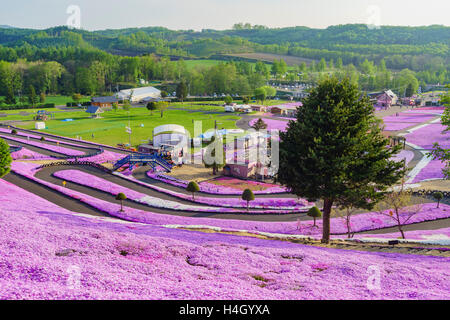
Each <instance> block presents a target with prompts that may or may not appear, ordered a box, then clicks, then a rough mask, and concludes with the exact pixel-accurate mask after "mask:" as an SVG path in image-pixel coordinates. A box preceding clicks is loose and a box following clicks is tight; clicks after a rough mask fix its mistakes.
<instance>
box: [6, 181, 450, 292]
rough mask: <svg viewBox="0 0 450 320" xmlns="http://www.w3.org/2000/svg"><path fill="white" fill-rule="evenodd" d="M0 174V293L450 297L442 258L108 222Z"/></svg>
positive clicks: (444, 260) (445, 268)
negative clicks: (373, 277) (371, 272)
mask: <svg viewBox="0 0 450 320" xmlns="http://www.w3.org/2000/svg"><path fill="white" fill-rule="evenodd" d="M0 184H1V185H2V186H3V190H4V191H5V192H0V203H1V206H2V210H1V213H0V252H1V255H0V274H1V277H0V299H11V300H14V299H52V300H53V299H62V300H66V299H107V300H108V299H223V300H233V299H256V300H268V299H275V300H283V299H450V294H449V292H450V286H449V282H448V278H449V276H450V274H449V270H448V265H449V262H450V258H441V257H433V256H420V255H404V254H387V253H374V252H359V251H350V250H339V249H328V248H320V247H313V246H305V245H299V244H294V243H289V242H280V241H268V240H261V239H254V238H248V237H238V236H231V235H223V234H206V233H199V232H190V231H184V230H174V229H166V228H159V227H155V226H143V225H137V224H124V223H116V222H111V221H109V220H105V219H96V218H91V217H85V216H77V214H76V213H73V212H70V211H68V210H65V209H63V208H60V207H58V206H56V205H54V204H52V203H50V202H48V201H46V200H44V199H42V198H39V197H37V196H35V195H34V194H31V193H28V192H26V191H24V190H22V189H19V188H17V187H16V186H14V185H11V184H9V183H7V182H5V181H0ZM24 199H27V205H26V206H25V205H23V201H24ZM370 266H379V267H380V274H381V277H382V279H381V288H380V289H375V290H369V289H368V288H367V286H366V283H367V278H368V273H367V272H368V271H367V270H368V268H369V267H370ZM258 279H264V281H260V280H258Z"/></svg>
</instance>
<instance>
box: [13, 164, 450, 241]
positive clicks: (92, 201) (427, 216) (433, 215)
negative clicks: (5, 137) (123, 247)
mask: <svg viewBox="0 0 450 320" xmlns="http://www.w3.org/2000/svg"><path fill="white" fill-rule="evenodd" d="M36 167H37V165H36V164H33V163H20V162H14V163H13V165H12V170H13V171H14V172H16V173H18V174H20V175H23V176H25V177H27V178H29V179H31V180H34V181H36V182H38V183H40V184H42V185H45V186H47V187H49V188H52V189H54V190H57V191H59V192H61V193H63V194H66V195H68V196H70V197H72V198H74V199H77V200H79V201H81V202H84V203H86V204H89V205H90V206H92V207H94V208H96V209H98V210H100V211H103V212H106V213H108V214H109V215H111V216H114V217H118V218H121V219H124V220H127V221H133V222H140V223H145V224H154V225H181V226H183V225H190V226H192V225H194V226H196V225H206V226H212V227H218V228H224V229H227V230H228V229H229V230H246V231H250V232H269V233H279V234H289V235H316V234H319V233H321V221H318V222H317V225H318V227H312V221H310V220H309V221H302V222H301V223H300V224H299V223H298V222H295V221H294V222H261V221H244V220H228V219H225V220H224V219H210V218H195V217H181V216H174V215H165V214H158V213H153V212H149V211H142V210H138V209H134V208H129V207H126V208H125V209H124V212H120V204H118V203H117V204H115V203H110V202H107V201H103V200H101V199H98V198H94V197H91V196H89V195H86V194H83V193H80V192H77V191H74V190H70V189H67V188H64V187H61V186H57V185H54V184H52V183H49V182H47V181H43V180H40V179H37V178H36V177H35V176H34V174H33V170H35V168H36ZM405 211H406V210H405ZM449 217H450V206H448V205H445V204H441V206H440V208H439V209H437V208H436V205H435V204H434V203H431V204H424V205H423V208H422V210H421V212H420V213H419V214H417V215H415V216H414V217H413V218H412V219H410V220H409V223H417V222H423V221H431V220H436V219H443V218H449ZM331 220H332V221H331V232H332V233H334V234H342V233H346V231H347V230H346V228H345V223H344V220H343V219H341V218H332V219H331ZM394 225H395V222H394V220H392V219H390V218H388V217H386V216H382V215H380V214H378V213H376V212H371V213H363V214H358V215H355V216H354V217H353V218H352V230H353V231H354V232H360V231H368V230H376V229H381V228H386V227H392V226H394Z"/></svg>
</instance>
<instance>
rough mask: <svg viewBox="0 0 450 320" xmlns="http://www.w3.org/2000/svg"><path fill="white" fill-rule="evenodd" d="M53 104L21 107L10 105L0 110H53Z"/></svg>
mask: <svg viewBox="0 0 450 320" xmlns="http://www.w3.org/2000/svg"><path fill="white" fill-rule="evenodd" d="M54 107H55V104H54V103H45V104H38V105H36V106H34V107H33V106H22V105H10V106H0V110H20V109H44V108H54Z"/></svg>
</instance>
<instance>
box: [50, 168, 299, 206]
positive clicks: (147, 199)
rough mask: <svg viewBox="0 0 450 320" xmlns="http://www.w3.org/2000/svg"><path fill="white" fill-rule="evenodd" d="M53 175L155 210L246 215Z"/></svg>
mask: <svg viewBox="0 0 450 320" xmlns="http://www.w3.org/2000/svg"><path fill="white" fill-rule="evenodd" d="M53 175H54V176H55V177H58V178H61V179H64V180H67V181H70V182H74V183H77V184H80V185H83V186H87V187H91V188H94V189H97V190H101V191H104V192H108V193H110V194H113V195H117V194H119V193H120V192H122V193H124V194H125V195H126V196H127V198H128V199H130V200H133V201H136V202H138V203H142V204H145V205H148V206H150V207H155V208H163V209H170V210H180V211H195V212H216V213H247V211H245V209H243V207H241V210H237V209H230V208H218V207H204V206H195V205H185V204H181V203H178V202H175V201H170V200H163V199H160V198H155V197H152V196H149V195H146V194H143V193H140V192H137V191H134V190H131V189H128V188H125V187H122V186H120V185H117V184H115V183H111V182H109V181H107V180H105V179H101V178H98V177H96V176H94V175H91V174H88V173H85V172H82V171H78V170H63V171H58V172H55V173H54V174H53ZM291 212H292V211H283V210H264V211H251V210H249V211H248V213H291Z"/></svg>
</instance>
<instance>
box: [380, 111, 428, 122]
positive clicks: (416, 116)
mask: <svg viewBox="0 0 450 320" xmlns="http://www.w3.org/2000/svg"><path fill="white" fill-rule="evenodd" d="M433 118H436V116H435V115H433V114H425V113H413V112H409V113H406V112H402V113H399V115H398V116H396V115H395V114H393V115H390V116H386V117H384V118H383V121H384V122H407V123H422V122H427V121H429V120H431V119H433Z"/></svg>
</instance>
